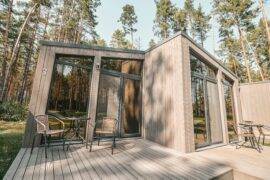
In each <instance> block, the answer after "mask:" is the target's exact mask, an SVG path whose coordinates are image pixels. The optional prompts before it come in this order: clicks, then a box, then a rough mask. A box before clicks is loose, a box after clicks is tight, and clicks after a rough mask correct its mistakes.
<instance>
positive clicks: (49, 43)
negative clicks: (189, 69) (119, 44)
mask: <svg viewBox="0 0 270 180" xmlns="http://www.w3.org/2000/svg"><path fill="white" fill-rule="evenodd" d="M178 36H182V37H185V38H186V39H188V40H189V41H190V42H191V43H193V44H194V45H195V46H196V47H198V48H199V49H200V50H201V51H203V52H204V53H205V54H207V55H208V56H209V57H210V58H211V59H213V60H214V61H215V62H217V63H218V64H219V65H220V66H221V67H223V68H224V69H225V70H226V71H228V72H229V73H230V74H231V75H233V76H234V77H236V78H238V77H237V76H236V75H235V74H234V73H233V72H232V71H231V70H230V69H229V68H227V67H226V66H225V64H224V63H223V62H222V61H220V60H218V59H217V58H216V57H215V56H213V55H212V54H211V53H210V52H208V51H207V50H206V49H205V48H204V47H202V46H201V45H200V44H198V43H197V42H195V41H194V40H193V39H192V38H191V37H190V36H189V35H188V34H186V33H184V32H181V31H179V32H178V33H176V34H174V35H173V36H171V37H168V38H166V39H164V40H163V41H161V42H159V43H158V44H157V45H155V46H153V47H151V48H148V49H147V50H145V51H143V50H134V49H123V48H112V47H103V46H92V45H84V44H74V43H63V42H56V41H46V40H41V41H39V44H40V45H44V46H56V47H66V48H79V49H93V50H98V51H113V52H123V53H135V54H145V53H147V52H149V51H151V50H153V49H155V48H157V47H159V46H161V45H162V44H164V43H166V42H168V41H170V40H172V39H174V38H176V37H178Z"/></svg>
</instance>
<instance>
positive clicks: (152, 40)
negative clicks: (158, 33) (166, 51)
mask: <svg viewBox="0 0 270 180" xmlns="http://www.w3.org/2000/svg"><path fill="white" fill-rule="evenodd" d="M155 45H156V42H155V40H154V39H151V40H150V41H149V45H148V46H149V48H152V47H154V46H155Z"/></svg>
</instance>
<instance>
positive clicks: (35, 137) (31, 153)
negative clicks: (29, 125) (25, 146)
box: [31, 134, 36, 154]
mask: <svg viewBox="0 0 270 180" xmlns="http://www.w3.org/2000/svg"><path fill="white" fill-rule="evenodd" d="M35 140H36V134H35V135H34V138H33V142H32V147H31V154H32V152H33V148H34V143H35Z"/></svg>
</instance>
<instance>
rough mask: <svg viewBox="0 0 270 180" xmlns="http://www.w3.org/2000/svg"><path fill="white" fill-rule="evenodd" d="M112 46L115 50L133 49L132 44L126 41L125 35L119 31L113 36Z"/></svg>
mask: <svg viewBox="0 0 270 180" xmlns="http://www.w3.org/2000/svg"><path fill="white" fill-rule="evenodd" d="M110 45H111V46H112V47H115V48H125V49H128V48H131V46H132V45H131V43H130V42H129V41H128V40H127V39H126V36H125V33H124V32H123V31H122V30H120V29H117V30H116V31H114V33H113V35H112V39H111V42H110Z"/></svg>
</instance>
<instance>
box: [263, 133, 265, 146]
mask: <svg viewBox="0 0 270 180" xmlns="http://www.w3.org/2000/svg"><path fill="white" fill-rule="evenodd" d="M264 141H265V135H263V145H264Z"/></svg>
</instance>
